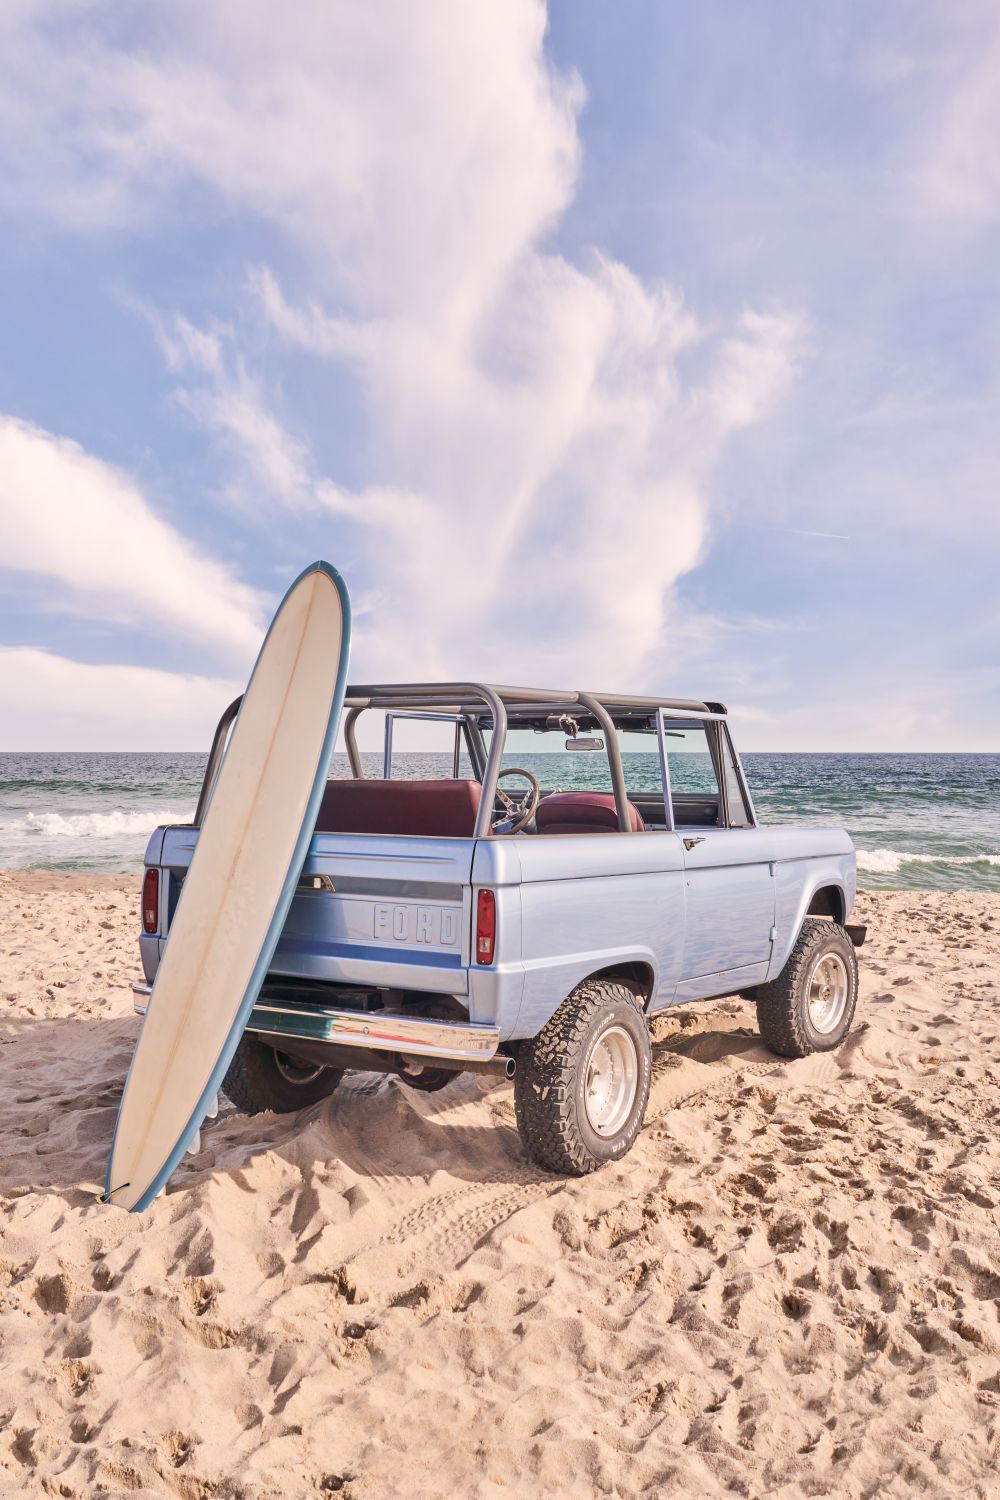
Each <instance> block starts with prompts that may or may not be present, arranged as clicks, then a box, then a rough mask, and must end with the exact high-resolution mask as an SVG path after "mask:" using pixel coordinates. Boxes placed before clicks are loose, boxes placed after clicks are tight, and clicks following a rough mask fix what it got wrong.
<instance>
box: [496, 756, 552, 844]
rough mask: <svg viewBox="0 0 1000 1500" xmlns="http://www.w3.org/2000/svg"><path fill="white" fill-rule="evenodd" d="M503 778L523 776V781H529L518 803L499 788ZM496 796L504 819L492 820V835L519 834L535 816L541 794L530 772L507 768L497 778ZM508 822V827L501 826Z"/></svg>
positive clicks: (513, 767)
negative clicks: (502, 810) (501, 804)
mask: <svg viewBox="0 0 1000 1500" xmlns="http://www.w3.org/2000/svg"><path fill="white" fill-rule="evenodd" d="M505 776H523V777H524V779H525V781H530V782H531V786H530V787H529V788H528V790H527V791H526V792H525V794H524V796H523V797H521V798H520V800H519V801H515V799H514V798H513V797H508V796H507V793H506V792H504V791H502V790H501V788H500V782H501V781H502V780H503V778H504V777H505ZM497 796H498V797H499V799H500V801H501V802H502V803H503V806H504V814H505V815H504V817H503V818H500V819H497V818H494V819H493V821H492V822H491V824H490V829H491V831H492V832H493V833H520V832H521V829H522V828H523V827H524V826H525V824H527V823H530V822H531V820H532V818H533V817H534V816H535V809H536V808H537V806H538V804H539V802H540V801H541V797H542V794H541V792H540V791H539V789H538V782H537V781H536V780H535V778H534V776H532V774H531V772H530V771H521V770H519V769H518V767H517V766H508V768H507V770H506V771H501V772H500V775H499V776H498V777H497ZM508 819H509V820H510V827H509V828H505V827H503V826H502V825H503V824H504V823H506V822H507V820H508Z"/></svg>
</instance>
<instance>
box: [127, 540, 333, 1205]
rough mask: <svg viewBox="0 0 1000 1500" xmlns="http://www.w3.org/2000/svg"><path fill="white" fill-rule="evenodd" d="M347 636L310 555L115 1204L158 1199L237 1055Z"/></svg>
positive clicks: (158, 992) (157, 987) (308, 827)
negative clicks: (310, 560)
mask: <svg viewBox="0 0 1000 1500" xmlns="http://www.w3.org/2000/svg"><path fill="white" fill-rule="evenodd" d="M350 633H351V631H350V601H349V599H348V595H347V589H346V587H345V586H344V582H343V579H342V578H341V577H340V575H339V574H338V573H337V572H336V571H335V569H333V568H331V567H330V565H329V564H328V563H324V562H317V563H314V564H313V565H312V567H310V568H307V569H306V571H305V572H304V573H302V574H301V575H300V577H299V578H297V579H296V581H295V582H294V583H293V584H292V587H291V588H290V589H289V591H288V593H287V594H286V595H285V597H284V599H283V600H282V603H281V605H280V607H279V609H278V612H277V614H276V615H275V617H274V620H273V621H272V623H271V628H270V629H269V631H268V633H267V636H266V638H265V640H264V644H263V646H262V647H261V652H260V655H259V657H258V658H257V664H256V666H255V667H254V670H253V674H252V676H251V678H250V682H249V684H248V686H247V690H246V693H245V695H244V698H243V703H242V705H241V707H240V711H239V714H238V715H237V718H236V723H235V725H234V726H233V731H232V735H231V736H230V740H229V745H228V747H227V749H226V753H225V756H224V758H223V761H222V766H221V768H220V771H219V775H218V779H217V781H216V783H215V789H214V791H213V792H212V795H211V800H210V802H209V805H208V809H207V811H206V813H205V816H204V819H203V821H202V826H201V831H200V833H199V835H198V844H197V848H196V849H195V852H194V855H193V857H192V860H191V866H190V868H189V870H188V873H187V876H186V877H185V880H184V885H183V887H182V890H181V895H180V899H179V901H178V903H177V910H176V912H175V913H174V919H173V922H172V923H171V927H170V934H169V940H168V942H167V944H166V947H165V948H164V951H163V956H162V958H161V960H160V965H159V968H158V969H157V971H156V979H155V982H154V984H153V992H152V994H151V995H150V997H149V1003H148V1005H147V1008H146V1016H145V1020H144V1022H143V1026H142V1030H141V1032H140V1034H139V1040H138V1042H137V1043H136V1049H135V1054H134V1056H133V1058H132V1066H131V1068H130V1069H129V1074H128V1078H127V1079H126V1081H125V1092H124V1094H123V1095H122V1102H121V1107H120V1109H119V1111H118V1123H117V1125H116V1127H115V1136H114V1140H113V1142H112V1146H111V1156H110V1159H109V1161H108V1174H107V1182H106V1185H105V1199H106V1201H108V1202H110V1203H114V1204H117V1205H119V1206H121V1207H123V1208H128V1209H133V1210H141V1209H143V1208H146V1207H147V1206H148V1205H149V1204H150V1203H151V1202H152V1201H153V1199H154V1198H155V1197H156V1195H157V1193H158V1192H159V1191H160V1189H161V1188H162V1187H163V1185H164V1183H165V1182H166V1181H167V1179H168V1177H169V1176H170V1174H171V1172H172V1171H173V1170H174V1167H175V1166H176V1165H177V1163H178V1162H179V1161H180V1159H181V1157H182V1156H183V1155H184V1152H185V1151H186V1150H187V1148H188V1146H189V1145H190V1144H191V1142H192V1141H193V1140H194V1138H195V1135H196V1134H197V1132H198V1129H199V1127H200V1125H201V1122H202V1120H203V1119H204V1117H205V1114H206V1112H207V1110H208V1108H209V1106H210V1105H211V1103H212V1100H213V1098H214V1096H215V1094H216V1093H217V1091H218V1089H219V1086H220V1084H221V1082H222V1080H223V1078H224V1077H225V1074H226V1071H227V1069H228V1067H229V1064H230V1062H231V1061H232V1057H233V1053H234V1052H235V1051H236V1048H237V1046H238V1044H239V1040H240V1037H241V1036H242V1034H243V1030H244V1027H245V1026H246V1022H247V1020H248V1018H249V1015H250V1011H251V1010H252V1009H253V1004H254V1001H255V999H256V998H257V994H258V992H259V990H260V986H261V984H262V983H263V981H264V976H265V975H266V973H267V970H268V965H269V964H270V961H271V958H272V955H273V953H274V949H275V946H276V944H277V941H278V938H279V936H280V934H281V930H282V927H283V926H284V923H285V918H286V916H287V915H288V908H289V906H290V905H291V902H292V897H293V895H294V893H295V887H296V884H297V883H298V878H299V875H300V874H301V871H302V865H303V863H304V861H305V856H306V851H307V849H308V847H309V842H310V840H311V838H312V834H313V829H314V826H315V822H316V817H317V814H318V811H319V803H320V799H321V797H322V795H323V790H324V787H325V785H326V778H327V773H328V771H329V765H330V756H331V754H332V751H333V745H334V742H335V740H336V735H337V728H338V724H339V721H340V713H341V709H342V707H343V702H344V690H345V685H346V679H347V660H348V654H349V649H350Z"/></svg>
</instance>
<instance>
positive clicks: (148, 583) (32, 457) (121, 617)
mask: <svg viewBox="0 0 1000 1500" xmlns="http://www.w3.org/2000/svg"><path fill="white" fill-rule="evenodd" d="M3 569H9V570H13V571H16V572H19V573H26V574H30V575H35V576H36V577H38V578H39V579H45V580H46V585H45V590H44V602H43V606H42V607H43V608H48V609H56V610H68V611H70V612H72V613H74V614H78V615H83V616H88V617H90V618H93V619H100V620H109V621H113V622H115V623H118V624H122V625H129V626H138V627H139V628H140V629H141V630H142V631H143V632H144V633H145V634H146V635H152V636H154V637H155V636H161V637H162V636H167V637H174V636H181V637H184V638H186V639H188V640H193V641H197V642H198V643H199V644H200V645H201V646H202V647H203V648H204V649H205V650H206V651H207V652H208V653H209V654H210V655H212V656H222V657H224V658H228V659H229V660H231V661H233V662H239V663H240V665H241V666H242V665H244V664H249V663H250V662H252V660H253V657H254V654H255V652H256V650H257V648H258V646H259V644H260V638H261V632H262V619H261V600H260V598H259V596H258V595H257V594H255V593H254V592H253V590H251V589H249V588H247V587H246V586H245V585H244V584H241V583H238V582H237V581H236V580H235V579H234V578H233V576H232V574H231V573H230V571H229V570H228V569H227V568H225V567H223V566H222V565H221V564H219V563H216V562H212V561H210V560H209V559H207V558H205V557H203V556H202V555H201V554H200V553H199V552H198V551H197V549H196V548H195V547H194V546H193V545H192V544H191V543H190V542H189V541H187V540H186V539H185V538H184V537H183V536H181V535H180V533H179V532H177V531H176V530H175V529H174V528H173V527H172V526H169V525H168V524H167V523H166V522H165V521H163V520H161V519H160V518H159V517H158V516H157V515H156V514H155V512H154V511H153V510H152V508H151V507H150V505H149V504H148V502H147V501H146V500H145V499H144V498H143V496H142V495H141V494H140V492H139V490H138V489H137V488H136V486H135V484H134V483H133V482H132V481H131V480H130V479H129V478H128V476H127V475H125V474H123V473H122V472H121V471H120V470H118V469H116V468H114V467H113V466H112V465H111V464H107V463H104V462H102V461H101V460H100V459H97V458H94V457H92V456H91V455H90V454H88V453H85V452H84V450H83V449H82V448H81V447H80V446H79V445H78V444H77V443H74V442H71V441H70V440H69V439H68V438H61V437H56V436H53V434H51V433H48V432H43V431H42V430H41V429H40V428H38V427H33V426H31V425H30V424H29V423H27V422H21V421H18V420H17V419H15V418H13V417H3V416H0V570H3ZM53 585H55V586H53Z"/></svg>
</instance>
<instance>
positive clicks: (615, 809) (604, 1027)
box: [134, 682, 864, 1174]
mask: <svg viewBox="0 0 1000 1500" xmlns="http://www.w3.org/2000/svg"><path fill="white" fill-rule="evenodd" d="M238 707H239V700H237V702H236V703H234V704H231V705H230V707H229V708H228V709H227V710H226V712H225V713H224V714H223V716H222V719H221V720H220V723H219V727H218V729H217V731H216V735H215V741H214V743H213V746H212V750H211V753H210V756H209V761H208V766H207V769H206V772H205V779H204V783H203V786H202V791H201V796H200V799H199V803H198V808H197V810H196V812H195V816H194V819H193V822H192V823H191V824H189V825H184V826H181V827H166V828H158V829H157V830H156V832H155V833H154V834H153V836H152V838H151V839H150V841H149V846H148V849H147V851H146V875H145V880H144V883H143V897H142V933H141V936H140V947H141V951H142V962H143V968H144V971H145V983H142V984H137V985H135V986H134V989H135V991H136V1009H137V1010H139V1011H140V1012H141V1011H142V1010H143V1009H144V1006H145V997H146V996H147V995H148V994H149V990H150V985H151V983H152V980H153V976H154V974H155V971H156V967H157V964H158V962H159V958H160V953H161V951H162V949H163V946H164V944H165V942H166V940H167V933H168V930H169V927H170V920H171V916H172V914H173V911H174V909H175V906H176V903H177V899H178V896H179V894H180V891H181V888H182V885H183V881H184V876H185V872H186V870H187V868H188V866H189V864H190V861H191V857H192V853H193V851H194V849H195V846H196V843H197V839H198V829H199V826H200V824H201V820H202V816H203V814H204V810H205V807H206V806H207V802H208V798H209V797H210V795H211V790H212V786H213V783H214V780H215V777H216V775H217V773H218V769H219V765H220V763H221V759H222V755H223V753H224V750H225V743H226V737H227V734H228V731H229V728H230V726H231V724H232V722H233V719H234V718H235V715H236V711H237V709H238ZM365 714H368V715H379V716H384V745H385V749H384V755H383V757H382V764H381V766H380V767H379V769H381V771H382V775H381V776H376V777H372V776H366V775H365V768H364V765H363V757H362V755H361V754H360V753H359V750H358V744H357V725H358V720H359V719H360V718H361V716H362V715H365ZM412 720H418V721H429V722H431V723H435V722H436V723H437V724H438V725H439V726H441V727H440V730H439V731H438V732H440V733H442V734H444V735H446V736H447V748H448V753H447V754H446V755H438V756H436V757H435V756H428V755H424V756H423V757H422V758H420V757H417V756H415V755H413V754H410V755H409V756H407V755H405V754H401V753H400V751H399V739H400V736H401V731H402V728H403V727H404V726H406V725H407V724H408V721H412ZM410 727H412V726H410ZM378 728H379V734H380V736H381V733H382V728H381V724H380V725H379V726H378ZM394 730H395V734H396V749H395V751H394V744H393V735H394ZM344 740H345V745H346V749H347V757H348V764H349V769H350V775H346V776H339V777H337V778H334V779H331V780H330V781H329V782H328V784H327V790H326V793H325V795H324V798H323V802H322V806H321V809H320V813H319V817H318V819H317V822H316V831H315V835H314V837H313V840H312V843H311V845H310V849H309V853H308V855H307V858H306V862H305V866H304V870H303V874H302V877H301V880H300V882H299V886H298V890H297V893H296V895H295V898H294V901H293V904H292V908H291V913H290V915H289V918H288V920H287V922H286V924H285V927H284V931H283V935H282V937H281V940H280V942H279V944H278V948H277V951H276V953H275V956H274V959H273V961H272V964H271V969H270V972H269V974H268V978H267V980H266V982H265V984H264V987H263V989H262V990H261V993H260V996H259V998H258V1000H257V1003H256V1005H255V1008H254V1010H253V1012H252V1015H251V1017H250V1020H249V1023H248V1025H247V1029H246V1033H245V1035H244V1036H243V1039H242V1041H241V1043H240V1046H239V1050H238V1051H237V1053H236V1055H235V1057H234V1059H233V1062H232V1065H231V1066H230V1069H229V1072H228V1074H227V1077H226V1080H225V1083H224V1089H225V1092H226V1093H227V1094H228V1095H229V1097H230V1098H231V1099H232V1100H233V1102H234V1103H235V1104H236V1105H237V1106H238V1107H240V1108H241V1109H244V1110H246V1111H248V1112H250V1113H253V1112H256V1111H261V1110H266V1109H272V1110H279V1111H281V1110H293V1109H296V1108H299V1107H301V1106H303V1105H307V1104H313V1103H315V1102H316V1101H317V1100H319V1099H322V1098H323V1097H324V1096H325V1095H327V1094H328V1093H330V1092H331V1091H332V1090H333V1089H334V1088H336V1086H337V1084H338V1083H339V1081H340V1079H341V1077H342V1076H343V1073H344V1071H345V1070H346V1069H349V1068H356V1069H362V1070H365V1071H372V1070H377V1071H381V1072H391V1073H395V1074H397V1075H398V1076H399V1077H400V1078H401V1079H402V1080H403V1081H404V1082H405V1083H407V1084H409V1085H410V1086H411V1087H413V1088H417V1089H437V1088H442V1087H444V1086H445V1085H446V1084H447V1083H448V1082H450V1081H451V1080H452V1079H454V1078H455V1076H456V1075H457V1074H458V1073H460V1072H463V1071H472V1072H478V1073H488V1074H493V1075H496V1076H499V1077H506V1078H512V1079H513V1086H514V1100H515V1107H516V1114H517V1123H518V1128H519V1130H520V1133H521V1138H522V1141H523V1143H524V1146H525V1148H526V1150H527V1151H528V1152H529V1153H530V1155H531V1156H532V1157H533V1158H534V1160H535V1161H536V1162H538V1163H539V1164H540V1165H541V1166H543V1167H546V1168H549V1169H550V1170H552V1171H554V1172H563V1173H573V1174H581V1173H585V1172H590V1171H593V1170H594V1169H595V1168H597V1167H599V1166H601V1165H602V1164H603V1163H605V1162H607V1161H610V1160H613V1159H616V1158H618V1157H620V1156H621V1155H622V1154H623V1153H624V1152H626V1151H627V1150H628V1149H629V1147H630V1146H631V1145H632V1143H633V1141H634V1140H635V1138H636V1136H637V1134H638V1132H639V1129H640V1127H641V1124H642V1118H643V1112H644V1110H645V1107H646V1100H647V1096H648V1093H649V1081H650V1069H651V1049H650V1039H649V1031H648V1027H647V1021H648V1018H649V1017H651V1016H652V1015H654V1014H655V1013H656V1012H657V1011H660V1010H663V1009H664V1008H665V1007H666V1006H670V1005H680V1004H683V1003H684V1002H685V1001H693V1000H702V999H706V998H708V997H711V996H717V995H728V994H733V993H738V994H740V995H742V996H744V997H746V998H747V999H748V1000H751V1001H754V1002H755V1003H756V1010H757V1018H758V1025H759V1028H760V1032H761V1036H762V1037H763V1040H764V1042H765V1044H766V1045H767V1046H768V1047H769V1048H770V1049H771V1051H772V1052H775V1053H777V1054H779V1055H780V1056H782V1057H802V1056H805V1055H806V1054H807V1053H810V1052H817V1051H827V1050H830V1049H831V1048H834V1047H836V1046H838V1045H839V1043H840V1042H841V1041H842V1040H843V1039H844V1037H845V1036H846V1034H847V1032H848V1029H849V1028H850V1025H851V1021H852V1018H853V1015H854V1007H855V1001H856V996H857V964H856V961H855V952H854V950H855V946H856V945H857V944H859V943H860V942H861V941H863V938H864V929H863V928H860V927H849V926H847V925H846V924H847V918H848V916H849V914H850V911H851V907H852V904H853V901H854V894H855V881H856V873H855V857H854V849H853V846H852V844H851V841H850V839H849V838H848V836H847V834H846V833H844V832H843V831H842V830H840V829H836V828H793V827H780V828H779V827H771V828H761V827H759V826H758V824H757V819H756V816H755V814H754V808H753V803H752V801H751V797H750V792H749V789H748V787H747V783H746V778H745V776H744V774H743V769H742V767H741V764H740V761H739V758H738V756H737V753H736V750H735V748H734V746H733V742H732V739H731V738H730V733H729V725H728V721H727V715H726V710H725V708H724V707H723V705H722V704H719V703H708V702H706V703H697V702H684V701H679V700H668V699H660V698H635V697H626V696H620V695H617V694H609V693H583V692H556V691H536V690H534V689H527V688H511V687H495V686H490V685H488V684H484V683H461V682H460V683H446V684H419V685H413V684H411V685H406V686H391V685H390V686H356V687H349V688H348V690H347V698H346V703H345V720H344ZM580 751H582V752H585V753H583V754H579V753H570V752H580ZM553 752H554V753H553ZM365 759H367V760H368V761H369V767H368V768H369V769H371V765H370V761H371V757H365ZM428 767H430V768H431V769H432V771H433V770H436V771H437V772H438V773H439V774H437V775H433V774H432V775H430V776H428V775H427V774H426V771H427V769H428ZM415 771H416V773H417V775H418V776H419V779H417V778H416V777H415V776H414V772H415ZM421 773H423V774H421ZM515 783H519V786H518V787H517V789H516V790H515V789H514V784H515Z"/></svg>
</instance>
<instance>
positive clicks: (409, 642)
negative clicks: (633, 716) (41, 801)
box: [0, 0, 1000, 751]
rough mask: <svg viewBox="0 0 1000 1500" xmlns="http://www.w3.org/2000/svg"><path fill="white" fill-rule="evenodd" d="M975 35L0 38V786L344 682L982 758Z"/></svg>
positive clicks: (534, 18) (48, 5) (806, 24)
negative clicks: (16, 758)
mask: <svg viewBox="0 0 1000 1500" xmlns="http://www.w3.org/2000/svg"><path fill="white" fill-rule="evenodd" d="M998 138H1000V11H998V9H997V7H996V5H995V4H993V3H992V0H987V3H980V0H947V3H927V0H906V3H903V0H890V3H888V4H887V5H884V6H877V7H876V6H872V5H870V4H869V3H867V0H843V3H841V4H839V5H837V6H834V7H819V6H803V5H801V4H799V3H794V0H742V3H741V4H740V5H735V4H733V3H732V0H699V4H698V5H697V6H692V5H690V4H686V3H685V4H680V3H675V0H627V3H625V4H621V5H616V6H608V5H607V4H604V3H598V0H551V3H550V4H549V5H548V6H547V7H546V6H545V5H544V4H542V3H540V0H477V4H476V5H473V6H470V5H469V4H468V3H467V0H427V3H425V4H421V5H419V6H414V5H412V4H410V3H408V0H378V3H375V4H372V5H367V6H358V5H356V4H354V3H350V0H293V3H292V4H291V5H287V6H284V7H281V8H276V7H275V6H274V5H272V4H270V3H265V0H215V3H213V5H211V6H205V5H203V4H201V3H199V0H169V3H167V0H148V3H146V4H144V5H143V6H141V7H137V6H134V5H132V4H130V3H125V0H7V3H6V4H5V5H4V6H2V7H0V224H2V232H0V330H2V338H0V749H7V750H14V749H26V750H45V749H63V750H65V749H109V750H111V749H116V750H124V749H164V750H186V749H202V748H204V747H205V746H206V745H207V743H208V741H209V739H210V737H211V732H212V728H213V726H214V723H215V720H216V719H217V717H218V715H219V713H220V712H221V710H222V708H223V707H224V706H225V704H226V703H227V702H228V701H229V700H230V699H231V698H232V697H233V696H234V695H235V694H236V693H237V692H239V691H240V689H241V688H242V686H243V685H244V683H245V681H246V678H247V675H248V673H249V671H250V669H251V667H252V664H253V661H254V658H255V654H256V651H257V649H258V646H259V643H260V640H261V638H262V635H263V632H264V629H265V628H266V624H267V621H268V619H269V618H270V615H271V613H272V612H273V609H274V607H275V606H276V604H277V602H278V600H279V599H280V598H281V595H282V594H283V592H284V590H285V588H286V587H287V586H288V584H289V583H290V582H291V580H292V579H293V578H294V577H295V576H296V575H297V574H298V573H299V572H300V571H301V569H302V568H303V567H304V566H306V565H307V564H308V563H309V562H311V561H312V560H313V559H314V558H317V557H324V558H326V559H328V560H329V561H331V562H332V563H333V564H334V565H335V566H336V567H337V568H339V570H340V571H341V573H342V574H343V576H344V578H345V580H346V582H347V585H348V588H349V590H350V593H351V597H352V602H353V607H354V619H355V628H354V640H353V647H352V669H351V676H352V677H353V678H354V679H355V680H356V681H373V680H376V681H377V680H380V679H381V680H392V681H407V680H421V679H423V680H428V679H431V680H447V679H452V678H456V679H457V678H463V679H468V678H470V677H471V678H473V679H479V680H487V681H501V682H519V683H528V684H532V685H538V686H551V687H579V688H590V689H597V690H600V689H601V688H607V689H612V690H616V691H625V692H637V693H645V692H648V693H663V694H665V695H672V696H680V697H695V698H701V699H705V698H710V699H718V700H721V701H723V702H725V703H726V704H727V705H728V707H729V709H730V712H731V714H732V719H733V727H734V734H735V736H736V738H737V741H738V743H739V744H740V746H741V747H742V748H745V749H749V750H754V749H757V750H837V749H843V750H943V751H949V750H987V751H995V750H998V749H1000V603H998V592H997V573H998V561H1000V545H998V544H1000V504H998V492H1000V403H998V397H1000V152H998V151H997V149H996V142H997V140H998Z"/></svg>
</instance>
